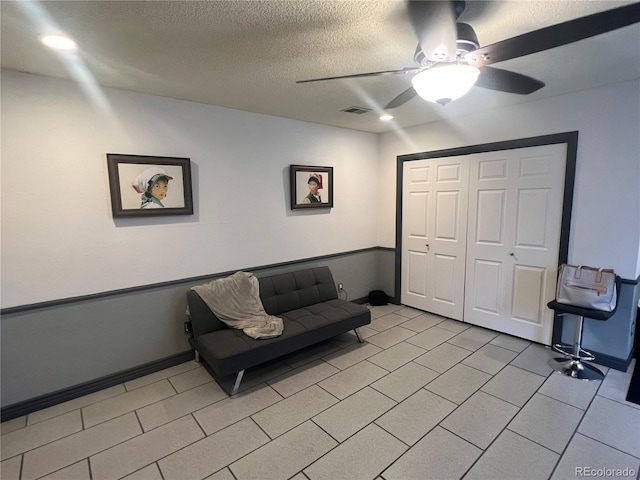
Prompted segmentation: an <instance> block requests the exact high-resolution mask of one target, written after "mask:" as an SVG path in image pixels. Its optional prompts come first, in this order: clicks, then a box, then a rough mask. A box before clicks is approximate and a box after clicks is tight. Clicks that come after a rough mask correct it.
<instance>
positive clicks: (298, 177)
mask: <svg viewBox="0 0 640 480" xmlns="http://www.w3.org/2000/svg"><path fill="white" fill-rule="evenodd" d="M289 175H290V177H291V210H297V209H304V208H333V167H311V166H307V165H291V166H290V167H289Z"/></svg>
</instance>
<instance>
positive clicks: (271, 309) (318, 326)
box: [187, 267, 371, 395]
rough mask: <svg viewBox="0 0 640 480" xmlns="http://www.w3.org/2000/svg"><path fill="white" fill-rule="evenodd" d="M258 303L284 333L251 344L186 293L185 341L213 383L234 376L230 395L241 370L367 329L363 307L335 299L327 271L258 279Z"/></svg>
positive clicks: (367, 313)
mask: <svg viewBox="0 0 640 480" xmlns="http://www.w3.org/2000/svg"><path fill="white" fill-rule="evenodd" d="M258 282H259V284H260V299H261V300H262V304H263V305H264V309H265V310H266V312H267V313H268V314H270V315H275V316H278V317H280V318H282V319H283V321H284V332H283V334H282V335H281V336H279V337H275V338H270V339H260V340H256V339H253V338H251V337H249V336H247V335H246V334H244V333H243V332H242V330H237V329H233V328H229V327H227V325H226V324H224V323H223V322H221V321H220V320H219V319H218V318H217V317H216V316H215V314H214V313H213V312H212V311H211V309H209V307H208V306H207V304H206V303H205V302H204V301H203V300H202V298H200V295H198V294H197V293H196V292H195V291H194V290H190V291H189V292H188V293H187V301H188V304H189V316H190V322H191V337H190V338H189V343H190V344H191V346H192V347H193V348H194V349H195V352H196V361H200V359H203V360H204V361H205V362H206V364H207V366H209V367H210V369H211V370H213V372H214V373H215V374H216V375H217V376H219V377H225V376H227V375H232V374H236V379H235V383H234V386H233V389H232V391H231V395H235V394H236V393H237V391H238V387H239V386H240V382H241V381H242V376H243V374H244V371H245V370H246V369H247V368H251V367H255V366H257V365H260V364H262V363H264V362H267V361H269V360H273V359H275V358H278V357H280V356H283V355H286V354H289V353H292V352H294V351H296V350H300V349H302V348H305V347H308V346H310V345H313V344H314V343H317V342H321V341H323V340H327V339H329V338H331V337H334V336H336V335H340V334H342V333H345V332H348V331H349V330H354V331H355V333H356V335H357V337H358V340H359V341H360V342H362V339H361V338H360V336H359V335H358V331H357V330H356V329H357V328H358V327H361V326H363V325H367V324H369V323H371V313H370V311H369V309H368V308H367V307H365V306H363V305H358V304H356V303H353V302H348V301H346V300H341V299H339V298H338V292H337V290H336V286H335V283H334V282H333V276H332V275H331V271H330V270H329V267H317V268H308V269H304V270H298V271H294V272H289V273H283V274H279V275H273V276H269V277H262V278H258Z"/></svg>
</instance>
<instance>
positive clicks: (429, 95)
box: [411, 63, 480, 105]
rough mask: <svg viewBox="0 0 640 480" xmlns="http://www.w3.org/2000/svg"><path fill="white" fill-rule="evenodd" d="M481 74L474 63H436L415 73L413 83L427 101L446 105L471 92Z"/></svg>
mask: <svg viewBox="0 0 640 480" xmlns="http://www.w3.org/2000/svg"><path fill="white" fill-rule="evenodd" d="M479 74H480V70H479V69H478V68H477V67H474V66H472V65H465V64H459V63H453V64H448V65H436V66H435V67H432V68H429V69H427V70H424V71H422V72H420V73H418V74H417V75H415V76H414V77H413V79H412V80H411V83H413V88H415V90H416V92H418V95H420V97H422V98H423V99H425V100H426V101H428V102H433V103H439V104H440V105H446V104H447V103H449V102H451V101H453V100H456V99H458V98H460V97H462V96H463V95H465V94H466V93H467V92H469V90H471V87H473V85H474V84H475V83H476V80H478V75H479Z"/></svg>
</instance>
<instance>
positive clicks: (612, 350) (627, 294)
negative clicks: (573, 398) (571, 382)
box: [562, 283, 640, 362]
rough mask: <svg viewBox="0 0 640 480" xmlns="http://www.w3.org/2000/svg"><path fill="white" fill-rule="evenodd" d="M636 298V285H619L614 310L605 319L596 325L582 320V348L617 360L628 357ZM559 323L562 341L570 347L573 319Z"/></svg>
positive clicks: (590, 321)
mask: <svg viewBox="0 0 640 480" xmlns="http://www.w3.org/2000/svg"><path fill="white" fill-rule="evenodd" d="M639 295H640V286H639V285H638V284H637V283H636V284H631V283H623V284H622V285H621V288H620V299H619V300H618V309H617V310H616V313H615V314H614V315H613V316H612V317H611V318H610V319H609V320H607V321H605V322H600V321H598V320H590V319H588V318H585V319H584V327H583V334H582V348H584V349H585V350H589V351H593V352H598V353H600V354H604V355H607V356H610V357H614V358H617V359H621V360H626V359H627V358H629V357H630V356H631V353H632V350H633V344H634V340H635V329H636V328H635V327H636V321H637V319H636V315H637V312H638V308H637V305H638V296H639ZM563 321H564V324H563V330H562V342H563V343H567V344H572V343H573V339H574V337H575V330H576V328H575V326H576V319H575V317H569V318H567V317H565V319H564V320H563ZM597 361H598V360H597V359H596V362H597Z"/></svg>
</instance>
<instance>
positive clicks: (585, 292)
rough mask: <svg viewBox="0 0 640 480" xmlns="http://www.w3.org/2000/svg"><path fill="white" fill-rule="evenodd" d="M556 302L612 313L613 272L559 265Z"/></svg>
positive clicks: (615, 295) (613, 299) (614, 282)
mask: <svg viewBox="0 0 640 480" xmlns="http://www.w3.org/2000/svg"><path fill="white" fill-rule="evenodd" d="M556 301H557V302H558V303H563V304H566V305H573V306H576V307H582V308H591V309H593V310H601V311H604V312H612V311H613V310H615V308H616V301H617V292H616V274H615V273H614V271H613V270H605V269H602V268H594V267H587V266H583V265H579V266H575V265H566V264H563V265H560V273H559V275H558V286H557V289H556Z"/></svg>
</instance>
